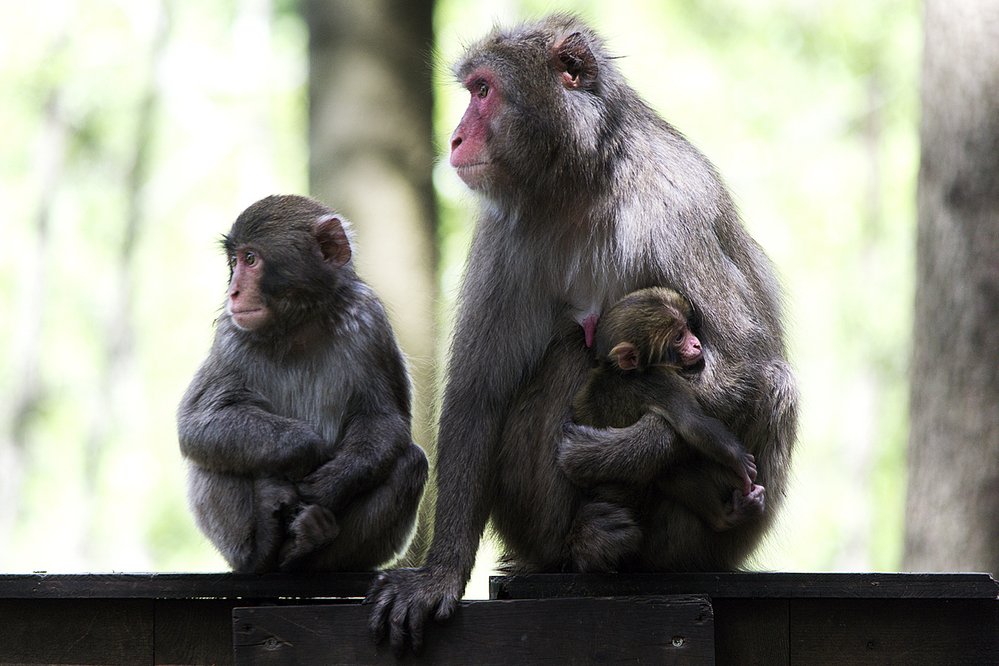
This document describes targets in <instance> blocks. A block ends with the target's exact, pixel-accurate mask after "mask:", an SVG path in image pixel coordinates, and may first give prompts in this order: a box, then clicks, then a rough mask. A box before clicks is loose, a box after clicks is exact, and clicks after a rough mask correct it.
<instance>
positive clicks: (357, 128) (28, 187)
mask: <svg viewBox="0 0 999 666" xmlns="http://www.w3.org/2000/svg"><path fill="white" fill-rule="evenodd" d="M961 4H968V3H958V5H961ZM992 4H993V7H994V5H995V3H992ZM555 8H569V9H573V10H576V11H579V12H581V13H582V14H583V15H584V16H585V17H586V18H588V19H589V20H590V21H591V22H592V23H593V24H594V26H595V27H596V28H597V29H598V30H599V31H600V32H601V33H602V34H603V35H604V36H605V37H606V39H607V40H608V42H609V44H610V46H611V49H612V50H613V51H615V52H616V53H618V54H620V55H621V56H622V58H621V60H620V61H619V65H620V67H621V69H622V70H623V71H624V73H625V75H626V76H627V77H628V79H629V80H630V81H631V82H632V84H633V85H634V86H635V87H636V88H637V89H638V90H639V91H640V92H641V93H642V94H643V95H644V96H645V97H646V98H647V99H648V101H649V102H650V103H651V104H652V106H653V107H655V108H656V109H658V110H659V111H660V112H661V113H662V114H663V115H664V116H665V117H666V118H667V119H668V120H670V121H671V122H672V123H673V124H675V125H676V126H678V127H679V128H680V129H681V130H682V131H684V132H685V133H686V134H687V136H688V137H689V138H690V139H691V140H692V141H693V142H694V143H695V144H696V145H697V146H699V147H700V148H701V149H702V150H703V151H704V152H705V153H706V154H707V155H708V156H709V157H710V158H711V159H712V160H713V161H714V162H715V163H716V165H717V166H718V168H719V170H720V171H721V173H722V174H723V177H724V178H725V179H726V181H727V182H728V184H729V185H730V186H731V188H732V190H733V193H734V196H735V198H736V200H737V202H738V204H739V206H740V208H741V210H742V213H743V216H744V218H745V221H746V224H747V226H748V227H749V229H750V231H751V232H752V233H753V235H754V236H755V237H756V238H757V239H758V240H759V241H760V242H761V244H762V245H763V246H764V248H765V249H766V250H767V251H768V253H769V254H770V256H771V258H772V259H773V261H774V263H775V264H776V266H777V268H778V271H779V273H780V275H781V278H782V279H783V281H784V284H785V285H786V288H787V294H788V318H787V321H788V328H789V332H790V340H791V360H792V363H793V364H794V366H795V367H796V369H797V372H798V375H799V380H800V384H801V392H802V395H803V413H802V421H801V428H800V439H799V445H798V448H797V452H796V455H795V460H794V484H793V485H792V487H791V489H790V497H789V501H788V502H787V504H786V510H785V511H784V513H783V515H782V519H781V521H780V524H779V526H778V528H777V529H776V530H775V531H774V533H773V535H772V537H771V538H770V540H769V541H768V543H767V544H766V546H765V547H764V548H763V549H762V550H761V551H760V552H759V553H758V555H757V557H756V558H755V560H754V563H753V566H755V567H759V568H765V569H780V570H814V571H832V570H837V571H866V570H898V569H899V568H901V567H903V544H904V534H905V531H904V528H905V520H904V518H905V497H906V494H905V493H906V478H907V470H906V446H907V437H908V432H909V413H908V404H909V380H908V367H909V361H910V358H911V353H912V351H911V342H910V341H911V338H912V331H913V328H914V326H913V311H914V310H913V304H914V298H915V296H914V294H915V288H914V280H915V270H916V260H915V257H916V229H917V211H916V200H917V198H916V183H917V172H918V169H919V150H920V142H919V128H918V123H919V117H920V98H919V89H920V85H919V80H920V54H921V51H922V48H923V29H922V28H923V20H922V17H923V12H922V7H921V5H920V3H918V2H916V1H915V0H836V1H834V0H821V1H814V0H759V1H757V2H752V3H746V2H741V1H740V0H715V1H712V2H693V1H685V0H666V1H664V0H619V1H618V2H614V3H608V2H603V1H596V0H595V1H593V2H587V1H579V2H541V1H536V2H535V1H529V0H523V1H520V2H517V1H514V0H507V1H501V0H497V1H494V2H485V1H482V2H476V3H468V2H461V1H459V0H438V1H437V2H436V3H433V2H431V1H430V0H424V1H422V2H405V1H404V0H396V1H390V0H380V1H378V2H370V3H351V2H320V1H318V0H310V1H305V2H302V3H296V2H293V0H216V1H214V2H203V3H194V2H184V1H182V0H144V1H142V2H132V1H130V0H119V1H117V2H115V1H113V0H78V1H76V2H74V1H71V0H63V1H59V0H36V1H35V2H32V3H13V2H6V3H4V6H3V13H2V16H3V20H2V22H0V99H2V100H3V103H2V104H0V127H2V131H0V201H3V203H4V205H5V206H6V208H5V210H4V211H3V212H2V213H0V230H2V237H3V242H2V243H0V350H2V353H3V354H4V359H3V363H2V366H0V395H2V396H3V399H2V401H0V571H4V572H29V571H36V570H44V571H49V572H79V571H111V570H114V571H205V570H223V569H224V568H225V564H224V562H223V560H222V559H221V558H220V557H219V556H218V555H217V554H216V553H215V552H214V550H213V549H212V547H211V546H210V545H209V544H208V543H207V541H205V539H203V538H202V537H201V536H200V534H199V533H198V532H197V530H196V528H195V527H194V524H193V521H192V519H191V517H190V514H189V513H188V510H187V506H186V500H185V484H184V465H183V463H182V461H181V458H180V454H179V451H178V447H177V442H176V434H175V423H174V410H175V408H176V405H177V403H178V401H179V399H180V396H181V394H182V393H183V391H184V389H185V388H186V385H187V383H188V381H189V380H190V379H191V377H192V375H193V373H194V372H195V370H196V369H197V366H198V364H199V363H200V361H201V360H202V358H203V357H204V354H205V353H206V351H207V349H208V346H209V343H210V340H211V336H212V323H213V319H214V317H215V316H216V314H217V312H218V311H219V307H220V305H221V303H222V301H223V298H224V293H225V287H226V278H227V269H226V266H225V261H224V259H223V257H222V255H221V253H220V251H219V250H218V248H217V240H218V239H219V237H220V235H221V234H222V233H224V232H225V231H226V230H227V229H228V227H229V226H230V224H231V223H232V220H233V219H234V218H235V216H236V215H237V214H238V213H239V212H240V211H241V210H242V209H243V208H245V207H246V206H247V205H249V204H250V203H252V202H253V201H255V200H257V199H259V198H261V197H263V196H265V195H268V194H271V193H278V192H283V193H292V192H295V193H311V194H313V195H314V196H317V197H318V198H320V199H322V200H324V201H325V202H326V203H328V204H330V205H332V206H333V207H335V208H338V209H339V210H340V211H341V212H342V213H343V214H345V215H346V216H347V217H349V218H351V219H352V220H353V221H354V223H355V226H356V227H357V229H358V234H359V248H358V251H357V254H358V256H359V266H360V271H361V273H362V276H363V277H365V278H366V279H368V280H369V281H370V282H371V283H372V284H373V285H374V286H375V287H376V289H377V290H378V291H379V292H380V293H382V295H383V296H384V298H385V300H386V301H387V302H388V305H389V307H390V309H391V310H392V313H393V316H394V318H395V324H396V327H397V330H398V333H399V335H400V337H401V338H402V340H403V344H404V346H405V347H406V350H407V352H408V354H409V357H410V359H411V363H412V366H413V369H414V372H415V376H416V385H417V392H418V395H419V397H420V405H419V409H418V412H417V416H418V420H419V424H418V426H419V427H418V441H420V442H421V443H426V444H429V443H430V441H431V438H432V433H433V427H432V424H433V400H434V397H435V396H436V395H437V392H438V389H437V386H436V382H437V381H438V377H439V374H440V373H439V371H438V369H439V368H440V367H441V361H442V358H443V354H444V350H445V349H446V340H447V335H448V329H449V323H450V317H451V313H452V304H453V298H454V295H455V291H456V288H457V285H458V283H459V280H460V276H461V273H462V268H463V261H464V255H465V250H466V247H467V242H468V239H469V237H470V231H471V226H472V223H473V221H474V208H475V202H474V199H473V197H472V196H471V195H470V194H469V193H468V192H467V190H466V189H465V188H464V186H463V185H462V184H461V183H460V181H458V180H457V178H456V177H455V176H454V175H453V173H452V172H451V170H450V168H449V167H448V165H447V160H446V147H447V142H448V136H449V134H450V132H451V129H452V128H453V126H454V125H455V124H456V122H457V120H458V119H459V118H460V116H461V113H462V110H463V108H464V105H465V103H466V100H467V93H464V92H463V91H462V90H461V89H460V88H459V86H457V85H456V84H455V83H454V82H453V81H452V79H451V76H450V74H449V71H448V65H449V63H450V62H452V61H453V59H454V58H455V57H456V56H457V55H458V54H459V53H460V51H461V48H462V44H463V43H467V42H469V41H472V40H474V39H475V38H477V37H478V36H480V35H481V34H482V33H484V32H485V31H487V30H488V29H489V28H490V27H491V26H492V24H493V23H494V22H500V23H511V22H514V21H516V20H519V19H522V18H529V17H532V16H538V15H541V14H543V13H545V12H547V11H549V10H551V9H555ZM993 18H994V17H993ZM989 29H991V30H997V32H999V29H997V27H996V24H995V21H994V20H993V21H992V22H991V23H986V28H985V30H989ZM310 36H311V39H310ZM310 63H311V66H310ZM997 145H999V144H997ZM994 219H995V218H993V220H994ZM997 229H999V225H997V226H994V227H992V231H991V235H990V236H989V238H994V237H995V235H996V233H999V232H997V231H996V230H997ZM997 261H999V260H997ZM993 286H995V283H993ZM994 340H995V338H992V339H991V340H986V341H985V342H986V343H989V344H991V343H992V342H994ZM982 351H984V352H985V355H984V359H985V361H984V363H986V364H999V350H997V349H996V348H995V347H994V346H993V347H991V348H989V347H986V348H985V349H984V350H982ZM987 404H988V403H987ZM992 404H994V403H992ZM997 410H999V407H997ZM985 432H990V433H991V436H990V437H991V440H992V441H984V442H982V446H983V447H986V446H991V447H992V449H991V450H992V452H993V453H992V454H988V453H983V455H982V459H983V464H984V465H985V466H986V467H987V468H989V470H990V471H989V472H988V473H989V474H990V475H991V474H994V476H991V477H989V478H991V483H993V484H994V485H992V486H988V487H987V488H991V490H988V491H987V492H989V493H992V494H999V471H992V470H993V467H992V465H993V463H992V462H991V458H990V455H991V456H992V457H995V458H997V459H999V454H996V453H995V450H996V442H995V441H994V440H995V438H996V437H997V436H999V430H991V431H985ZM978 438H979V439H982V433H981V432H980V433H979V434H978ZM986 439H988V437H987V438H986ZM984 451H986V449H985V448H983V452H984ZM996 464H997V465H999V463H996ZM990 529H991V528H990ZM948 545H949V546H951V547H953V548H954V549H955V550H960V549H961V547H962V546H961V544H960V543H950V544H948ZM997 548H999V546H997ZM490 554H491V553H490V551H488V550H487V551H485V552H484V553H483V555H482V556H481V557H480V568H479V570H478V571H479V573H478V574H477V578H478V579H479V580H480V581H481V576H482V575H484V573H485V572H487V571H488V568H489V566H490V565H491V562H490V559H489V558H490ZM993 561H994V560H993ZM921 566H925V565H921ZM933 566H934V567H936V566H941V567H943V568H946V567H947V565H946V564H943V565H933ZM952 566H954V567H959V566H974V563H972V564H970V565H965V564H964V563H963V562H958V561H955V562H954V563H953V564H952ZM988 566H989V565H988V563H986V562H983V563H981V564H979V565H977V568H979V569H982V568H986V567H988ZM993 570H994V569H993ZM473 589H475V588H473Z"/></svg>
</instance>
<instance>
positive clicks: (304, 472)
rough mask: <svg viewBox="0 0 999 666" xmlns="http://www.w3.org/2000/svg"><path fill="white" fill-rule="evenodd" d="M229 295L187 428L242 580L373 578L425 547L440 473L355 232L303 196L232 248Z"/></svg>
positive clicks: (191, 484) (199, 510) (246, 222)
mask: <svg viewBox="0 0 999 666" xmlns="http://www.w3.org/2000/svg"><path fill="white" fill-rule="evenodd" d="M222 244H223V247H224V249H225V253H226V257H227V259H228V262H229V271H230V278H229V292H228V297H227V300H226V305H225V310H224V312H223V313H222V314H221V315H220V316H219V319H218V321H217V322H216V331H215V341H214V342H213V344H212V348H211V351H210V352H209V354H208V358H207V359H206V360H205V362H204V363H203V364H202V366H201V368H200V369H199V370H198V373H197V374H196V375H195V377H194V380H193V381H192V382H191V385H190V387H189V388H188V390H187V393H186V395H185V396H184V398H183V401H182V402H181V404H180V408H179V410H178V415H177V427H178V433H179V438H180V448H181V452H182V453H183V454H184V456H185V458H187V460H188V462H189V476H188V494H189V498H190V502H191V508H192V510H193V512H194V516H195V519H196V521H197V523H198V526H199V527H200V528H201V530H202V531H203V532H204V533H205V535H206V536H207V537H208V538H209V539H210V540H211V541H212V543H213V544H214V545H215V547H216V548H218V550H219V552H221V553H222V555H223V557H225V559H226V561H227V562H228V563H229V565H230V566H231V567H232V568H233V569H234V570H235V571H237V572H255V573H263V572H267V571H274V570H278V569H280V570H310V571H338V570H339V571H344V570H348V571H350V570H370V569H373V568H375V567H377V566H378V565H380V564H384V563H386V562H389V561H391V560H392V559H393V558H395V557H396V556H398V555H399V554H400V553H401V552H402V551H403V550H404V549H405V548H406V545H407V544H408V542H409V540H410V538H411V537H412V532H413V527H414V523H415V520H416V509H417V505H418V504H419V501H420V496H421V494H422V492H423V486H424V483H425V481H426V475H427V460H426V457H425V456H424V454H423V451H422V450H421V449H420V448H419V447H418V446H417V445H416V444H414V443H413V441H412V439H411V435H410V418H411V417H410V385H409V377H408V374H407V371H406V366H405V361H404V359H403V356H402V352H401V351H400V350H399V347H398V345H397V344H396V341H395V337H394V335H393V333H392V329H391V327H390V326H389V322H388V318H387V317H386V314H385V310H384V308H383V307H382V304H381V302H380V301H379V300H378V298H377V297H376V296H375V295H374V293H373V292H372V291H371V289H370V288H369V287H368V286H367V285H366V284H365V283H364V282H362V281H361V279H360V278H359V277H358V276H357V274H356V273H355V272H354V268H353V263H352V261H351V253H352V250H351V244H350V240H349V238H348V235H347V227H346V221H345V220H344V219H343V218H342V217H340V216H339V215H337V214H336V213H334V212H333V211H331V210H330V209H328V208H327V207H325V206H323V205H322V204H320V203H318V202H316V201H313V200H312V199H308V198H305V197H299V196H271V197H267V198H266V199H263V200H261V201H258V202H257V203H255V204H253V205H252V206H250V207H249V208H247V209H246V210H245V211H244V212H243V213H242V214H241V215H240V216H239V217H238V218H237V219H236V222H235V223H234V224H233V226H232V229H231V230H230V232H229V234H228V235H227V236H225V238H224V239H223V243H222Z"/></svg>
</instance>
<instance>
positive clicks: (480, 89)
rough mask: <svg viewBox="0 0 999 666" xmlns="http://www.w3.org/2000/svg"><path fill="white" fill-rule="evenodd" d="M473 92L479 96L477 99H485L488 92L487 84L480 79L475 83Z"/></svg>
mask: <svg viewBox="0 0 999 666" xmlns="http://www.w3.org/2000/svg"><path fill="white" fill-rule="evenodd" d="M475 94H476V95H477V96H478V97H479V99H485V98H486V96H487V95H488V94H489V84H488V83H486V82H485V81H482V80H481V79H480V80H479V81H477V82H476V84H475Z"/></svg>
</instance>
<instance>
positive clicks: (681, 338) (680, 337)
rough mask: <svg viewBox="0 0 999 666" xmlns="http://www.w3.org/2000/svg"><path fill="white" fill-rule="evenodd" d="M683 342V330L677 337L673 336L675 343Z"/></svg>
mask: <svg viewBox="0 0 999 666" xmlns="http://www.w3.org/2000/svg"><path fill="white" fill-rule="evenodd" d="M681 342H683V331H680V332H679V333H677V334H676V337H675V338H673V344H674V345H678V344H680V343H681Z"/></svg>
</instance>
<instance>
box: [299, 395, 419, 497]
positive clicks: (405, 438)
mask: <svg viewBox="0 0 999 666" xmlns="http://www.w3.org/2000/svg"><path fill="white" fill-rule="evenodd" d="M412 445H413V444H412V440H411V438H410V426H409V419H408V418H406V417H404V416H403V415H401V414H397V413H386V412H382V413H355V414H354V415H353V416H352V417H351V418H350V420H349V422H348V423H347V425H346V427H345V429H344V434H343V437H342V438H341V439H340V442H339V443H338V444H337V448H336V451H335V452H334V454H333V458H332V459H330V460H329V461H327V462H325V463H323V464H322V465H320V466H319V468H318V469H316V470H315V471H314V472H312V473H311V474H309V475H308V476H306V477H305V479H304V480H303V481H302V482H301V483H300V484H298V488H299V491H300V493H301V495H302V499H303V500H305V501H307V502H311V503H316V504H321V505H322V506H324V507H326V508H327V509H329V510H330V511H332V512H333V513H337V512H338V511H341V510H342V509H343V508H344V506H345V505H347V504H348V503H349V502H350V501H351V499H353V498H354V497H356V496H357V495H359V494H361V493H363V492H365V491H367V490H370V489H372V488H374V487H376V486H378V485H379V484H381V483H383V482H384V481H385V480H386V478H387V477H388V475H389V473H390V472H391V471H392V468H393V467H394V465H395V464H396V461H397V460H398V459H399V456H401V455H402V454H403V452H404V451H405V450H406V449H407V448H408V447H409V446H412Z"/></svg>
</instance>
